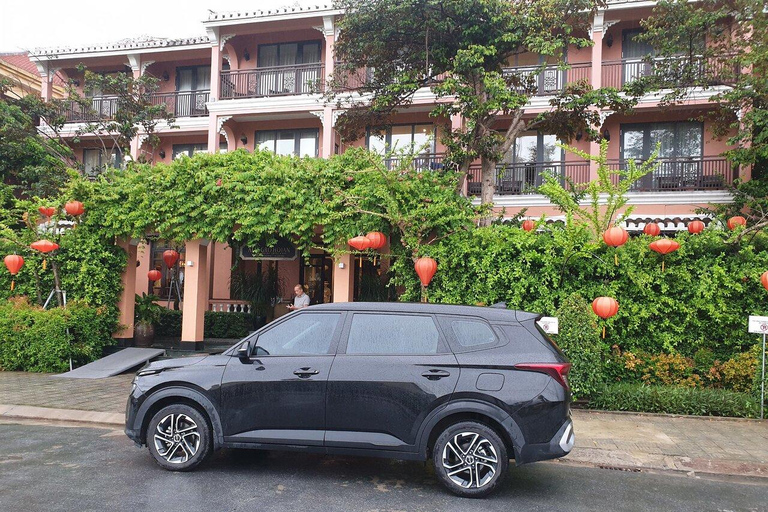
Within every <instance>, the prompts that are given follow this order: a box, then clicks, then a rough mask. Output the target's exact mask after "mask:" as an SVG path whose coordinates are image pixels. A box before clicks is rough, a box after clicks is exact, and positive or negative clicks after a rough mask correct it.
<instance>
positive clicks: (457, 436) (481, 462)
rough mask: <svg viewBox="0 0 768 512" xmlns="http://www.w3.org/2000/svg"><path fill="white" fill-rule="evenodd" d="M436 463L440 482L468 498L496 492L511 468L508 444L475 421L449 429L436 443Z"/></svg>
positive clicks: (434, 457) (433, 453)
mask: <svg viewBox="0 0 768 512" xmlns="http://www.w3.org/2000/svg"><path fill="white" fill-rule="evenodd" d="M432 460H433V462H434V464H435V473H436V474H437V477H438V479H439V480H440V483H442V484H443V485H444V486H445V487H447V488H448V490H450V491H451V492H453V493H454V494H457V495H459V496H464V497H467V498H482V497H484V496H487V495H489V494H490V493H492V492H493V491H494V490H496V488H498V486H499V485H500V484H501V483H502V482H503V481H504V476H505V475H506V473H507V470H508V469H509V457H508V455H507V448H506V446H505V444H504V442H503V441H502V440H501V438H500V437H499V436H498V434H496V432H494V430H493V429H491V428H489V427H488V426H486V425H483V424H482V423H478V422H475V421H464V422H461V423H455V424H453V425H450V426H449V427H447V428H446V429H445V430H444V431H443V432H442V433H441V434H440V436H439V437H438V438H437V441H435V445H434V448H433V450H432Z"/></svg>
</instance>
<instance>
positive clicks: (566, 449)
mask: <svg viewBox="0 0 768 512" xmlns="http://www.w3.org/2000/svg"><path fill="white" fill-rule="evenodd" d="M575 441H576V436H575V434H574V432H573V421H572V420H571V418H570V417H569V418H568V419H567V420H566V421H565V423H563V425H562V426H561V427H560V429H559V430H558V431H557V433H556V434H555V435H554V436H553V437H552V439H551V440H550V441H549V442H547V443H536V444H530V443H529V444H525V445H524V446H523V448H522V450H520V454H519V455H518V457H517V458H516V459H515V462H516V464H517V465H520V464H527V463H529V462H536V461H540V460H550V459H557V458H560V457H565V456H566V455H568V454H569V453H570V452H571V450H572V449H573V445H574V443H575Z"/></svg>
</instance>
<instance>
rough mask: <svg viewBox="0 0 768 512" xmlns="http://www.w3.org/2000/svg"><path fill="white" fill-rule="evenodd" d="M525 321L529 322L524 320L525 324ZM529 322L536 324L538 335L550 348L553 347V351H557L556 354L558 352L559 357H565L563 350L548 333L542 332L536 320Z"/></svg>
mask: <svg viewBox="0 0 768 512" xmlns="http://www.w3.org/2000/svg"><path fill="white" fill-rule="evenodd" d="M527 323H529V322H526V324H527ZM530 323H532V324H533V325H534V326H536V330H537V331H538V333H539V335H540V336H541V337H542V338H543V339H544V341H546V342H547V344H548V345H551V346H552V348H553V349H555V351H556V352H557V354H558V355H559V356H560V357H562V358H563V359H566V357H565V354H563V351H562V350H560V347H558V346H557V343H555V340H553V339H552V338H551V337H550V336H549V334H547V333H546V332H544V329H542V328H541V326H540V325H539V323H538V322H530ZM526 327H528V326H526Z"/></svg>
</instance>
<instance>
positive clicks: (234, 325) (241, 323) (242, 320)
mask: <svg viewBox="0 0 768 512" xmlns="http://www.w3.org/2000/svg"><path fill="white" fill-rule="evenodd" d="M253 320H254V316H253V315H252V314H250V313H224V312H220V311H206V312H205V328H204V336H205V337H206V338H243V337H245V336H247V335H248V333H249V332H251V331H253V330H254V329H253ZM155 335H156V336H162V337H167V338H178V337H179V336H181V311H175V310H170V309H164V310H163V314H162V316H161V318H160V322H159V323H158V324H157V325H156V326H155Z"/></svg>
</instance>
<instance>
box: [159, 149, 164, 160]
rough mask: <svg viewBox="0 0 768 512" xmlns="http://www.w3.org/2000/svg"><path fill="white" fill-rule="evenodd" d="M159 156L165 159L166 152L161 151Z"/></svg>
mask: <svg viewBox="0 0 768 512" xmlns="http://www.w3.org/2000/svg"><path fill="white" fill-rule="evenodd" d="M158 155H159V156H160V158H165V150H164V149H161V150H160V152H159V153H158Z"/></svg>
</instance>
